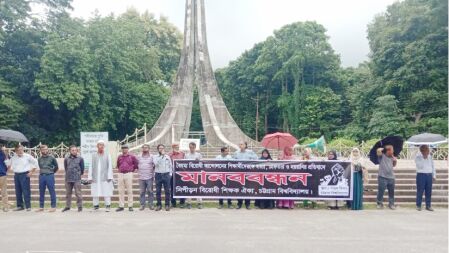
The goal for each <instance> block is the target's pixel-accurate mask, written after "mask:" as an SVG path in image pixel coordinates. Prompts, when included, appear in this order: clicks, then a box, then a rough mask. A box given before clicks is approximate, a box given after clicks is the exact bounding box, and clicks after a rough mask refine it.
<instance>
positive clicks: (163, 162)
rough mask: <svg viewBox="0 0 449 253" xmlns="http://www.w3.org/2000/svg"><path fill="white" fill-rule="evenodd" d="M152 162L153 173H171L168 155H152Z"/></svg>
mask: <svg viewBox="0 0 449 253" xmlns="http://www.w3.org/2000/svg"><path fill="white" fill-rule="evenodd" d="M153 163H154V172H155V173H170V175H171V174H172V173H173V165H172V161H171V159H170V157H169V156H168V155H160V154H157V155H154V156H153Z"/></svg>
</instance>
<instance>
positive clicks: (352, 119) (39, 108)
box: [0, 0, 448, 145]
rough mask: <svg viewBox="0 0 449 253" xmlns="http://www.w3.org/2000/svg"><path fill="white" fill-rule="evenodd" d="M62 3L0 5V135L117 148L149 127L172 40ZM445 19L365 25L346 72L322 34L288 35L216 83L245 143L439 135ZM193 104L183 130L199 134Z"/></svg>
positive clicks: (402, 14)
mask: <svg viewBox="0 0 449 253" xmlns="http://www.w3.org/2000/svg"><path fill="white" fill-rule="evenodd" d="M70 3H71V0H36V1H33V4H37V5H42V6H44V7H47V8H44V9H48V10H51V11H48V12H47V13H45V16H44V17H42V16H41V17H39V18H36V17H34V16H33V15H32V14H31V13H32V11H31V8H30V5H29V4H30V1H27V0H4V1H1V2H0V128H13V129H18V130H20V131H22V132H24V133H25V134H26V135H27V136H28V137H29V138H30V139H31V141H32V144H36V143H37V142H39V141H42V140H44V141H46V142H48V143H50V144H55V143H58V142H60V141H64V142H67V143H68V142H70V143H72V142H74V143H76V142H78V141H79V140H78V139H79V132H80V131H109V133H110V138H111V139H119V138H123V137H124V136H125V135H126V134H127V133H132V132H133V131H134V129H135V128H136V127H140V126H142V124H143V123H147V124H148V125H149V126H151V125H153V124H154V123H155V121H156V120H157V118H158V116H159V114H160V112H161V111H162V109H163V107H164V105H165V103H166V101H167V98H168V96H169V93H170V84H171V82H172V81H173V79H174V75H175V73H176V69H177V65H178V61H179V56H180V52H181V40H182V35H181V34H180V32H179V31H178V30H177V29H176V28H175V27H174V26H173V25H172V24H170V23H169V22H168V21H167V20H166V19H164V18H160V19H156V18H154V17H153V16H152V15H151V14H149V13H143V14H141V13H138V12H137V11H136V10H133V9H130V10H128V11H127V12H126V13H124V14H122V15H120V16H112V15H111V16H106V17H101V16H98V15H94V16H93V17H92V18H90V19H89V20H81V19H76V18H72V17H70V16H69V15H68V14H67V10H68V9H70V8H71V6H70ZM447 18H448V7H447V1H444V0H428V1H424V0H404V1H401V2H396V3H394V4H392V5H390V6H389V7H388V8H387V10H386V12H384V13H381V14H379V15H377V16H376V17H374V19H373V22H372V23H370V24H369V25H368V30H367V37H368V40H369V45H370V48H371V53H370V58H369V60H368V61H367V62H364V63H362V64H360V65H359V66H358V67H350V68H343V67H342V66H341V63H340V58H339V55H338V54H337V53H336V52H335V51H334V50H333V49H332V47H331V45H330V43H329V38H328V37H327V35H326V29H325V27H323V26H322V25H320V24H318V23H316V22H296V23H292V24H289V25H286V26H284V27H282V28H280V29H279V30H277V31H275V32H274V34H273V35H272V36H270V37H268V38H267V39H266V40H265V41H262V42H260V43H258V44H256V45H255V46H254V47H253V48H251V49H250V50H248V51H246V52H244V53H243V54H242V55H241V56H240V57H239V58H238V59H236V60H235V61H232V62H231V63H230V64H229V66H227V67H226V68H222V69H218V70H217V71H216V78H217V81H218V84H219V86H220V89H221V93H222V96H223V98H224V100H225V102H226V104H227V106H228V108H229V110H230V112H231V115H232V116H233V117H234V119H235V121H236V122H237V124H238V125H239V126H240V127H241V128H242V129H243V131H244V132H245V133H247V134H248V135H249V136H251V137H253V138H256V129H257V130H258V136H257V138H258V139H259V140H260V139H261V138H262V136H263V135H264V134H266V133H271V132H275V131H289V132H291V133H293V134H294V135H295V136H296V137H298V138H299V139H300V140H301V141H304V142H310V141H311V140H313V139H314V138H317V137H319V136H321V135H325V137H326V139H328V140H330V139H338V140H344V141H345V142H348V143H352V141H362V140H365V141H366V140H370V141H372V140H373V139H377V138H379V137H382V136H385V135H389V134H399V135H402V136H404V137H408V136H410V135H412V134H415V133H419V132H424V131H427V132H433V133H440V134H444V135H447V131H448V117H447V109H448V96H447V91H448V86H447V84H448V73H447V70H448V59H447V53H448V30H447V28H448V24H447ZM348 39H351V38H348ZM212 57H213V56H212ZM194 100H195V103H194V108H193V116H192V126H191V129H192V130H201V129H202V126H201V116H200V112H199V107H198V96H197V95H195V98H194ZM257 108H258V110H259V115H260V117H259V120H258V122H256V112H257ZM255 122H256V124H255ZM340 142H341V141H340ZM340 142H338V143H340ZM335 143H337V142H335ZM335 145H337V144H335Z"/></svg>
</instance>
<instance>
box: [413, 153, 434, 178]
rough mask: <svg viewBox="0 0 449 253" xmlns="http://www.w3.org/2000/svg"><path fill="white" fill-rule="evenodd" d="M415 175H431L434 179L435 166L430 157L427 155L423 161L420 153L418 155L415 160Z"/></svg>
mask: <svg viewBox="0 0 449 253" xmlns="http://www.w3.org/2000/svg"><path fill="white" fill-rule="evenodd" d="M415 163H416V173H427V174H430V173H432V176H433V177H434V178H435V177H436V171H435V165H434V163H433V159H432V156H431V155H430V154H429V155H428V156H427V159H424V157H423V156H422V154H421V153H418V155H416V158H415Z"/></svg>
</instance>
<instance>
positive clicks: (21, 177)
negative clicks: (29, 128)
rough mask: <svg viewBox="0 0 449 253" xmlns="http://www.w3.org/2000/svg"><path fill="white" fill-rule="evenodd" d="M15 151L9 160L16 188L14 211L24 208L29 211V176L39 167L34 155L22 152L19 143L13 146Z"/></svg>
mask: <svg viewBox="0 0 449 253" xmlns="http://www.w3.org/2000/svg"><path fill="white" fill-rule="evenodd" d="M15 153H16V154H15V155H14V156H13V157H12V158H11V161H10V168H11V169H12V171H13V172H14V185H15V190H16V203H17V208H16V209H14V211H22V210H24V209H25V208H26V210H27V211H31V184H30V178H31V176H32V175H33V173H34V171H35V170H37V169H39V164H38V162H37V160H36V159H35V158H34V157H32V156H31V155H29V154H26V153H24V152H23V146H22V145H20V144H19V145H17V146H16V147H15ZM24 202H25V207H24V206H23V204H24Z"/></svg>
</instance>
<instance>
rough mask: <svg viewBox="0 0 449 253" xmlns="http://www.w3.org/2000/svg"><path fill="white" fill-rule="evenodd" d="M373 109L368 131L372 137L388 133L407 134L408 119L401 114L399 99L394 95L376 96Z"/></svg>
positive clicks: (379, 136)
mask: <svg viewBox="0 0 449 253" xmlns="http://www.w3.org/2000/svg"><path fill="white" fill-rule="evenodd" d="M373 111H374V112H373V114H372V116H371V120H370V121H369V124H368V131H369V134H370V135H371V136H372V137H378V138H381V137H384V136H387V135H400V136H407V134H406V129H407V121H406V119H405V117H404V116H403V115H401V114H400V112H399V109H398V106H397V100H396V99H395V97H394V96H393V95H385V96H381V97H378V98H376V100H375V107H374V110H373Z"/></svg>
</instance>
